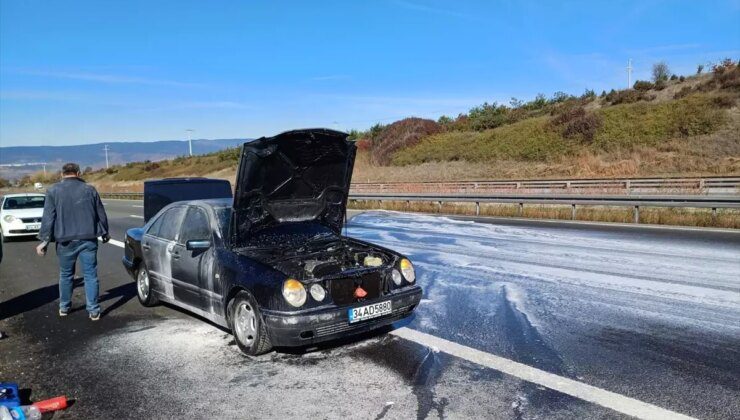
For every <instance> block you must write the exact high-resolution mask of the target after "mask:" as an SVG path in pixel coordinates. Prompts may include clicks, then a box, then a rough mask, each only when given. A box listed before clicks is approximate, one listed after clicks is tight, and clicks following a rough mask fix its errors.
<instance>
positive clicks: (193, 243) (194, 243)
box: [185, 239, 211, 251]
mask: <svg viewBox="0 0 740 420" xmlns="http://www.w3.org/2000/svg"><path fill="white" fill-rule="evenodd" d="M210 247H211V241H209V240H207V239H203V240H198V239H193V240H189V241H187V242H185V249H187V250H188V251H204V250H206V249H208V248H210Z"/></svg>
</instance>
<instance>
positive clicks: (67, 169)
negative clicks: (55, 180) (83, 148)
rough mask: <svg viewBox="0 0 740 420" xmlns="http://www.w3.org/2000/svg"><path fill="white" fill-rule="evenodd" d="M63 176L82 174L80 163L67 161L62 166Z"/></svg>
mask: <svg viewBox="0 0 740 420" xmlns="http://www.w3.org/2000/svg"><path fill="white" fill-rule="evenodd" d="M62 176H63V177H65V178H69V177H76V176H80V165H78V164H76V163H66V164H65V165H64V166H62Z"/></svg>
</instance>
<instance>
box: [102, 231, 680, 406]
mask: <svg viewBox="0 0 740 420" xmlns="http://www.w3.org/2000/svg"><path fill="white" fill-rule="evenodd" d="M109 243H110V244H111V245H114V246H117V247H120V248H123V242H120V241H117V240H115V239H111V240H110V241H109ZM517 294H518V291H517ZM516 300H517V301H518V304H519V305H521V304H522V303H521V302H522V300H521V298H518V299H516ZM392 334H393V335H395V336H398V337H400V338H403V339H406V340H409V341H413V342H416V343H418V344H421V345H423V346H427V347H430V348H434V349H439V350H440V351H442V352H444V353H447V354H449V355H452V356H455V357H459V358H461V359H463V360H467V361H469V362H472V363H475V364H478V365H481V366H484V367H487V368H490V369H495V370H497V371H500V372H503V373H506V374H508V375H511V376H514V377H516V378H519V379H522V380H525V381H528V382H531V383H534V384H537V385H540V386H544V387H546V388H550V389H553V390H555V391H558V392H562V393H564V394H567V395H570V396H572V397H576V398H580V399H582V400H585V401H588V402H591V403H594V404H598V405H600V406H602V407H606V408H609V409H612V410H615V411H618V412H620V413H622V414H626V415H629V416H633V417H636V418H641V419H692V418H693V417H689V416H686V415H683V414H680V413H676V412H674V411H671V410H667V409H664V408H661V407H658V406H656V405H653V404H648V403H646V402H642V401H639V400H636V399H634V398H630V397H626V396H624V395H620V394H617V393H614V392H611V391H607V390H604V389H601V388H597V387H595V386H592V385H588V384H585V383H583V382H578V381H575V380H573V379H569V378H566V377H563V376H559V375H555V374H553V373H549V372H546V371H543V370H540V369H537V368H534V367H531V366H528V365H525V364H523V363H519V362H515V361H513V360H509V359H506V358H503V357H500V356H496V355H493V354H491V353H486V352H484V351H480V350H476V349H474V348H471V347H468V346H464V345H462V344H458V343H454V342H452V341H448V340H445V339H443V338H439V337H435V336H433V335H430V334H425V333H423V332H420V331H416V330H412V329H409V328H400V329H397V330H394V331H393V332H392Z"/></svg>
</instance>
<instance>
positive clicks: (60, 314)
mask: <svg viewBox="0 0 740 420" xmlns="http://www.w3.org/2000/svg"><path fill="white" fill-rule="evenodd" d="M67 315H69V311H63V310H61V309H60V310H59V316H67Z"/></svg>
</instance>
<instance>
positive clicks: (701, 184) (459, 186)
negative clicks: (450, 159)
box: [351, 176, 740, 195]
mask: <svg viewBox="0 0 740 420" xmlns="http://www.w3.org/2000/svg"><path fill="white" fill-rule="evenodd" d="M506 190H515V191H516V190H545V191H552V190H555V191H558V190H559V191H566V192H586V191H609V192H619V193H621V194H626V195H630V194H633V193H637V194H641V193H652V192H658V193H660V192H670V191H674V192H678V191H690V192H692V193H696V194H738V193H740V177H737V176H728V177H709V178H702V177H696V178H622V179H615V178H609V179H597V178H596V179H550V180H531V179H530V180H526V179H524V180H502V181H450V182H365V183H353V184H352V187H351V191H352V192H354V193H358V194H362V193H391V192H394V193H439V192H445V193H484V192H501V191H506Z"/></svg>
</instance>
